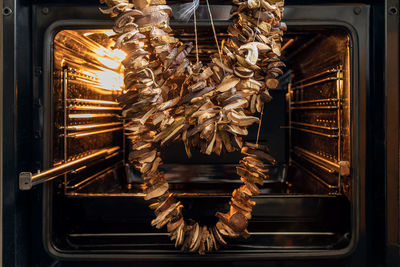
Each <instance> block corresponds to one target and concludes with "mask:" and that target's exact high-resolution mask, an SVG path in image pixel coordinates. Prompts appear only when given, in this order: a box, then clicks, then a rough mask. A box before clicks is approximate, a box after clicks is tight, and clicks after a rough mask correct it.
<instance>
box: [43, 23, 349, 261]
mask: <svg viewBox="0 0 400 267" xmlns="http://www.w3.org/2000/svg"><path fill="white" fill-rule="evenodd" d="M199 27H200V29H199V31H198V32H199V51H200V59H201V61H202V62H203V63H207V61H208V60H209V55H210V54H212V53H215V52H216V48H215V47H216V46H215V43H214V40H213V38H211V37H210V36H212V29H211V27H210V26H205V25H200V26H199ZM174 30H175V34H176V35H177V36H178V37H179V38H180V39H181V40H182V41H183V42H189V41H193V40H194V35H193V29H192V28H191V27H190V26H185V25H175V26H174ZM217 32H218V38H219V40H222V39H223V38H225V37H226V26H224V25H219V26H218V27H217ZM112 34H113V33H112V31H111V30H110V29H98V28H92V29H65V30H61V31H59V32H58V33H57V34H56V35H55V37H54V42H53V62H52V66H53V69H52V72H51V73H52V77H51V78H52V90H51V93H52V111H53V112H52V123H53V127H52V136H53V138H52V144H50V146H51V147H52V150H51V155H52V156H51V158H52V162H51V165H52V166H53V167H56V166H62V165H63V164H67V163H71V162H76V161H79V160H82V159H84V160H83V163H84V164H81V165H80V167H79V168H76V169H73V170H72V171H69V172H67V173H64V174H63V175H62V176H59V178H58V179H54V180H52V181H51V184H50V189H51V190H50V192H51V197H50V199H51V202H52V205H51V216H50V219H49V221H48V222H47V223H48V224H49V228H48V229H49V231H50V233H49V238H50V241H51V243H52V246H53V247H55V248H57V249H58V250H59V251H64V252H70V253H73V252H82V251H90V252H99V253H111V252H118V253H121V252H122V251H130V252H138V253H177V252H176V251H175V249H174V248H173V245H172V244H171V242H170V241H169V238H168V234H167V233H166V231H164V230H157V229H154V228H152V227H151V226H150V221H151V220H152V218H153V216H154V215H153V214H152V212H151V210H150V209H149V208H148V203H146V202H145V201H144V200H143V199H142V196H143V194H142V187H141V178H140V175H138V173H137V172H136V171H135V170H134V169H133V168H132V167H129V166H128V165H127V154H128V153H129V148H128V147H127V145H126V144H127V142H126V140H125V138H124V130H123V125H124V123H125V122H124V120H122V119H121V108H120V107H119V106H118V103H117V102H116V100H115V99H116V97H117V96H118V95H120V94H121V93H122V92H123V90H124V88H123V70H122V69H121V64H120V63H119V62H120V61H121V60H122V59H123V58H124V53H123V52H122V51H118V50H112V46H113V40H112ZM283 44H284V50H283V53H282V58H283V60H284V61H285V63H286V65H287V67H286V68H285V69H284V74H283V75H282V77H281V78H280V86H279V88H278V89H276V90H274V91H271V92H270V93H271V95H272V96H273V100H272V101H271V102H270V103H268V104H266V105H265V108H264V114H263V118H262V126H261V131H260V143H262V144H266V145H268V146H269V147H270V150H271V154H272V155H273V156H274V157H276V159H277V161H278V163H279V164H277V166H275V167H272V166H271V172H270V177H271V178H270V179H269V180H268V181H267V182H266V183H265V185H264V187H263V188H262V190H261V194H260V195H259V196H257V197H255V199H254V200H255V201H256V203H257V204H256V206H255V207H254V209H253V218H252V220H251V221H250V223H249V231H250V232H251V237H250V238H249V239H239V240H232V242H230V245H229V246H228V247H227V248H226V249H225V250H223V251H222V252H219V253H230V252H238V251H252V252H265V251H282V249H283V250H285V251H305V250H337V249H342V248H345V247H347V246H348V245H349V243H350V240H351V238H352V234H353V233H352V229H353V228H352V220H353V218H352V200H351V199H352V190H354V189H352V182H353V181H352V176H351V169H352V166H351V123H352V122H351V119H350V118H351V97H350V93H351V90H350V87H351V86H350V84H351V83H350V82H351V76H350V73H351V68H352V66H351V64H350V58H351V51H350V48H351V46H350V37H349V35H348V33H347V32H346V31H345V30H343V29H341V28H334V27H296V26H293V27H289V30H288V31H287V32H286V33H285V34H284V37H283ZM190 56H191V57H192V62H193V60H194V57H195V55H194V52H192V54H191V55H190ZM257 131H258V125H253V126H252V127H251V128H250V129H249V135H248V136H247V137H246V140H248V141H253V142H254V141H255V140H256V137H257ZM192 152H193V157H192V158H191V159H188V158H187V156H186V153H185V149H184V146H183V144H181V143H176V144H171V145H169V146H168V147H165V148H163V150H162V156H163V161H164V165H163V166H162V168H163V171H164V172H165V174H166V178H167V179H168V180H169V183H170V185H171V189H172V190H171V191H172V192H173V193H175V194H176V196H177V198H179V199H180V200H181V201H182V202H183V203H184V205H185V208H186V209H185V211H184V214H185V216H186V217H187V218H193V219H196V220H198V221H200V222H201V223H203V224H212V223H214V222H215V221H216V218H215V216H214V214H215V212H216V211H217V210H226V209H227V208H228V202H229V197H230V194H231V192H232V190H233V189H234V188H236V187H238V186H239V184H240V183H241V181H240V179H239V177H238V176H237V175H236V173H235V168H234V166H235V165H236V164H238V162H239V159H240V158H241V154H240V153H239V152H236V153H229V154H227V153H225V154H223V155H222V156H220V157H218V156H214V155H212V156H204V155H201V154H200V153H199V152H196V151H192ZM92 155H97V156H95V157H94V156H93V157H91V156H92Z"/></svg>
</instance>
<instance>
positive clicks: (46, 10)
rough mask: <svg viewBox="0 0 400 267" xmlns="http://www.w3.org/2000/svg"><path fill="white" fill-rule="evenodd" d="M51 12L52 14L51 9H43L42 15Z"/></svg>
mask: <svg viewBox="0 0 400 267" xmlns="http://www.w3.org/2000/svg"><path fill="white" fill-rule="evenodd" d="M49 12H50V9H49V8H48V7H44V8H42V13H43V14H44V15H47V14H49Z"/></svg>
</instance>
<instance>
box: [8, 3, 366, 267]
mask: <svg viewBox="0 0 400 267" xmlns="http://www.w3.org/2000/svg"><path fill="white" fill-rule="evenodd" d="M46 4H49V3H48V2H47V3H46ZM4 6H6V7H11V11H12V13H11V15H8V16H5V17H4V18H5V19H4V23H3V28H4V29H5V30H4V40H5V42H4V51H7V50H9V51H13V53H9V54H6V53H5V54H4V58H3V60H4V62H10V63H12V64H9V65H6V64H5V65H4V68H3V73H4V77H10V78H9V79H4V83H3V86H4V89H5V90H4V95H3V103H8V104H10V103H11V105H5V106H4V109H3V124H4V125H13V127H10V128H8V129H4V132H3V138H4V140H5V141H4V148H3V149H4V152H5V153H7V157H6V158H5V161H4V175H5V177H6V179H7V180H5V182H4V188H3V190H4V191H9V192H11V193H10V194H8V196H9V197H5V198H4V199H5V202H4V207H5V208H4V213H3V214H4V215H3V216H7V215H11V216H10V217H9V219H5V220H4V226H5V227H9V228H8V229H13V231H9V232H8V233H7V232H5V231H4V233H5V234H4V236H3V238H4V240H9V241H11V240H15V242H14V241H12V242H10V246H8V247H3V254H4V255H6V254H8V253H10V254H9V255H14V256H13V257H12V258H10V257H6V258H5V261H6V263H8V264H7V265H9V266H14V265H17V263H18V262H25V261H28V259H26V258H27V256H26V255H25V256H23V257H21V258H19V257H18V256H17V255H24V254H23V253H22V251H23V250H24V248H29V247H30V246H31V245H30V244H29V242H23V241H22V240H21V239H24V238H28V239H32V240H34V241H33V243H34V244H36V245H37V240H40V239H41V235H40V232H41V231H35V229H39V228H40V225H41V220H42V211H43V218H44V220H48V219H49V215H50V214H48V213H47V212H46V210H47V209H46V203H45V202H42V201H45V200H46V198H47V197H48V194H49V193H50V192H49V187H48V185H45V186H44V190H43V192H42V188H38V189H35V190H34V191H33V192H31V193H26V192H24V193H20V192H18V193H13V192H16V190H17V186H16V183H17V182H16V181H17V179H14V180H15V181H13V179H12V178H15V177H17V174H18V173H19V172H20V171H22V170H27V169H30V170H34V169H42V168H43V167H48V163H49V162H50V161H49V156H48V155H49V154H48V152H49V151H46V150H44V149H43V148H44V147H45V143H46V142H45V141H44V140H48V139H46V137H49V136H48V135H47V134H48V133H47V132H46V130H44V125H46V124H47V123H46V120H43V118H44V116H43V112H44V111H45V109H46V101H45V100H44V99H45V95H46V93H45V92H44V91H41V89H40V88H45V85H44V84H43V77H45V75H46V70H45V68H44V64H43V62H45V61H43V60H44V59H45V57H44V55H43V54H42V52H43V51H42V50H41V49H40V46H41V45H40V44H43V43H45V42H44V41H45V39H44V36H45V35H44V31H45V29H46V28H48V27H49V25H50V24H51V22H52V21H55V20H59V19H60V16H59V15H60V14H58V15H57V14H54V13H53V7H51V4H50V7H49V5H40V4H39V5H33V6H30V4H29V3H22V4H21V3H18V4H15V3H14V1H8V0H5V1H4ZM54 8H56V6H54ZM92 8H93V6H92ZM290 8H297V9H298V10H301V9H303V10H304V13H302V12H296V13H295V14H292V15H291V16H293V17H291V18H292V19H293V20H296V19H297V20H299V21H300V20H304V19H306V18H308V19H309V14H307V13H308V12H307V9H310V8H317V9H318V8H321V9H322V10H321V12H314V13H313V19H312V23H311V24H314V23H315V24H316V25H321V24H319V23H320V22H318V21H317V19H316V18H318V17H320V18H321V21H325V22H326V21H329V19H327V18H331V20H330V21H331V23H332V24H331V25H338V24H339V25H340V26H344V27H345V28H348V29H349V31H350V33H352V34H353V37H355V40H364V42H363V41H361V42H358V44H359V45H360V47H363V48H364V49H360V50H359V53H358V55H357V54H355V55H354V58H353V60H355V59H359V60H362V61H363V62H364V64H359V66H360V68H362V69H363V70H364V71H360V72H359V76H357V75H356V76H353V82H355V83H356V85H358V84H357V83H358V82H360V85H359V86H354V84H353V86H354V88H364V89H365V90H361V91H362V92H360V95H359V97H360V98H354V96H353V99H355V100H356V101H358V100H359V99H362V101H361V103H359V104H360V105H358V111H359V112H360V114H362V115H363V116H362V117H358V116H354V115H353V117H352V118H353V120H354V121H357V122H358V123H359V124H361V125H362V127H359V128H357V129H353V134H354V135H355V136H359V137H360V138H356V139H357V140H353V141H355V142H353V145H357V148H358V147H359V149H357V150H353V151H357V152H358V156H359V159H358V160H357V162H354V159H353V163H356V164H358V163H359V164H360V165H358V166H359V169H360V173H358V175H355V176H354V177H357V176H359V177H363V178H362V179H360V180H359V184H357V187H358V189H359V190H356V191H358V192H359V195H357V196H355V198H356V202H355V203H354V204H355V207H356V208H355V209H354V210H356V211H357V216H356V218H357V223H356V224H357V225H358V227H359V229H357V231H356V232H357V233H358V238H357V241H356V242H353V246H352V248H350V249H348V250H347V251H345V252H341V253H339V254H333V255H318V254H314V253H313V254H312V255H310V254H307V253H304V254H302V255H294V256H295V257H294V258H304V259H310V258H314V257H315V258H321V257H324V258H331V259H332V258H336V256H340V257H346V256H349V255H359V253H361V254H364V253H365V249H366V248H365V244H366V235H367V233H366V232H365V229H366V228H365V227H366V221H365V213H366V201H365V197H366V195H365V186H366V185H365V177H366V175H367V174H366V173H365V172H366V164H365V162H366V161H367V159H366V157H371V155H369V154H366V152H367V148H366V141H367V132H366V131H367V128H366V124H367V122H366V114H367V94H369V90H370V89H369V86H370V83H369V82H370V81H369V77H370V72H369V66H370V65H369V61H368V59H367V58H369V56H370V55H372V53H370V50H369V45H370V42H369V41H368V40H369V36H370V32H369V29H368V27H367V26H366V25H369V22H370V17H369V6H364V5H346V6H345V7H344V8H343V9H340V6H333V7H332V8H335V9H338V10H341V12H338V13H337V14H336V13H335V12H332V9H330V10H325V11H323V9H325V8H327V6H325V7H320V6H298V7H296V6H291V7H290ZM73 10H74V11H75V13H74V12H64V14H62V16H67V17H68V16H71V15H73V16H74V17H77V15H80V16H82V15H83V14H82V13H81V12H79V10H77V9H73ZM93 10H94V11H93V14H90V17H93V18H96V17H98V15H96V14H94V13H95V12H97V9H96V8H93ZM64 11H65V10H64ZM289 11H290V9H289ZM13 12H14V14H16V13H18V17H16V16H14V14H13ZM85 15H88V14H85ZM31 16H33V17H34V18H35V19H32V21H33V22H34V24H33V25H32V28H31V29H33V33H29V29H30V28H29V26H28V25H30V24H29V23H28V22H29V20H30V19H31ZM342 16H347V17H346V18H343V17H342ZM105 24H107V23H105ZM328 24H330V23H328ZM89 25H91V26H93V22H91V23H89ZM89 25H88V26H89ZM289 25H290V24H289ZM17 28H18V30H19V32H17V31H16V29H17ZM23 34H26V35H27V36H24V35H23ZM15 39H17V40H25V41H26V40H30V41H32V48H31V50H30V49H23V48H21V45H20V44H19V45H18V44H16V43H14V42H15ZM14 51H15V53H14ZM33 51H35V52H37V53H36V54H34V55H31V54H30V53H34V52H33ZM16 52H18V54H17V53H16ZM24 57H25V59H26V62H27V63H26V64H25V65H23V64H21V62H22V61H21V60H22V59H23V58H24ZM14 62H15V63H14ZM16 63H18V65H16ZM360 63H361V62H360ZM16 73H18V79H17V75H16ZM8 75H9V76H8ZM357 77H358V79H357ZM357 80H358V81H357ZM17 81H18V87H17ZM16 88H19V90H18V91H17V90H16ZM28 88H29V89H28ZM30 88H33V90H30ZM17 96H18V97H17ZM368 97H369V95H368ZM369 101H371V100H369ZM30 103H33V106H32V107H31V104H30ZM354 104H355V103H354ZM47 107H48V106H47ZM26 110H33V112H31V113H30V114H22V112H21V111H26ZM17 111H19V112H17ZM16 114H17V115H16ZM17 118H18V120H17ZM26 121H31V122H32V123H28V125H27V124H26ZM47 125H49V124H47ZM17 129H24V131H21V130H18V131H17ZM368 129H370V128H368ZM43 130H44V131H43ZM355 130H356V131H355ZM357 132H358V133H359V135H357V134H356V133H357ZM46 135H47V136H46ZM17 140H18V142H17ZM21 140H24V141H22V142H21ZM24 145H26V148H27V150H28V151H29V152H33V151H36V152H38V151H39V153H37V154H36V155H29V154H30V153H23V148H24ZM368 151H369V152H370V150H368ZM368 162H370V160H368ZM43 195H44V199H42V196H43ZM32 200H33V202H32V203H29V202H30V201H32ZM39 203H44V205H43V207H41V205H40V204H39ZM21 207H24V208H23V209H21ZM17 209H18V212H17V211H16V210H17ZM42 209H43V210H42ZM16 213H18V216H17V215H15V214H16ZM11 218H14V219H11ZM26 218H28V219H29V220H31V221H32V222H33V223H32V224H31V226H30V227H26V225H25V223H26ZM19 226H22V227H21V228H20V229H18V228H19ZM45 228H46V226H45ZM17 229H18V230H17ZM32 229H33V230H34V231H32ZM44 230H46V229H44ZM31 231H32V233H31ZM16 232H18V235H17V236H16V237H14V234H15V233H16ZM45 232H46V231H44V234H45ZM45 238H46V237H45ZM35 240H36V241H35ZM357 244H358V245H357ZM39 250H40V249H39ZM360 251H361V252H360ZM42 253H43V251H42ZM53 255H54V254H53ZM56 255H57V254H56ZM57 256H61V258H69V259H79V258H85V259H86V260H88V259H93V258H97V259H99V258H98V257H93V255H87V257H75V256H73V257H69V256H70V255H57ZM80 256H82V255H80ZM118 256H119V258H125V259H131V258H132V257H129V256H127V257H121V255H118ZM247 256H248V257H247ZM268 256H272V257H268ZM288 256H291V255H288V254H284V255H282V257H288ZM32 257H33V258H36V260H37V257H38V256H29V257H28V258H32ZM267 257H268V258H269V259H271V258H275V259H276V258H282V257H280V256H279V255H263V257H261V258H259V257H257V258H255V257H252V256H251V255H244V257H241V259H245V258H246V259H254V260H255V259H257V260H258V259H262V258H267ZM106 258H107V259H115V257H113V256H110V257H106ZM145 258H146V257H138V256H135V259H145ZM157 259H161V258H157ZM173 259H177V257H176V256H174V257H173ZM203 259H204V258H203ZM214 259H215V258H214ZM221 259H222V258H221ZM13 263H15V264H13Z"/></svg>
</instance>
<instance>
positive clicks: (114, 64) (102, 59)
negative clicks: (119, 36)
mask: <svg viewBox="0 0 400 267" xmlns="http://www.w3.org/2000/svg"><path fill="white" fill-rule="evenodd" d="M97 60H98V61H99V62H101V64H103V65H104V66H106V67H109V68H110V69H118V68H119V66H120V65H121V63H120V62H118V61H115V60H112V59H109V58H105V57H97Z"/></svg>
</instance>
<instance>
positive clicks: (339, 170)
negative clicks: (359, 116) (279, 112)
mask: <svg viewBox="0 0 400 267" xmlns="http://www.w3.org/2000/svg"><path fill="white" fill-rule="evenodd" d="M343 86H344V70H343V67H342V66H341V65H339V66H335V67H330V68H327V69H325V70H322V71H321V72H318V73H315V74H312V75H310V76H308V77H305V78H303V79H302V80H299V81H297V82H295V83H293V84H289V86H288V97H287V99H288V111H289V116H288V120H289V127H288V128H289V139H290V140H289V146H290V159H289V160H290V164H293V165H295V167H297V169H300V170H301V171H303V172H305V173H307V174H308V176H310V177H312V178H313V179H314V180H316V181H318V182H319V184H321V185H322V186H323V187H324V188H326V189H328V190H329V191H331V192H340V186H341V177H342V176H348V175H350V163H349V162H347V161H343V160H342V142H343V140H342V133H343V129H342V127H343V125H342V124H343V123H342V116H343V115H342V112H343V107H342V105H343V102H344V97H343V89H344V88H343ZM302 138H308V139H310V138H317V139H316V140H317V141H315V142H314V143H313V145H312V146H308V147H305V146H304V142H302V141H301V140H303V139H302ZM335 149H336V151H333V150H335ZM294 155H295V156H296V158H299V159H301V161H305V162H307V163H309V164H311V165H312V166H315V167H317V169H319V170H320V171H322V173H327V174H330V175H334V176H336V177H337V179H336V183H334V184H332V183H331V182H330V181H327V180H326V178H325V177H324V175H319V174H318V173H316V172H313V171H312V170H310V169H308V168H306V167H304V164H301V163H300V162H298V161H297V160H295V159H294V158H293V157H292V156H294Z"/></svg>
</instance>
